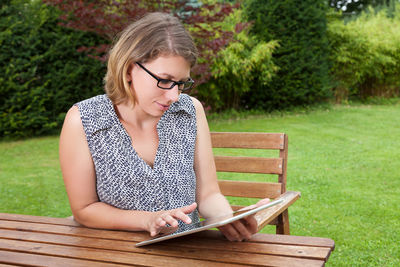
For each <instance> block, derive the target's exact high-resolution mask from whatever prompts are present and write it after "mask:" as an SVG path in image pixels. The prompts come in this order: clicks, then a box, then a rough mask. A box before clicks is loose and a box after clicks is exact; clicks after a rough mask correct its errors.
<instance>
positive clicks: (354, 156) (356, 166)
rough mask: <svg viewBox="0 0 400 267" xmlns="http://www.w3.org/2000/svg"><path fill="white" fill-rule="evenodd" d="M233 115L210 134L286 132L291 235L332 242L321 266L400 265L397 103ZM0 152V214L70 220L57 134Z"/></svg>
mask: <svg viewBox="0 0 400 267" xmlns="http://www.w3.org/2000/svg"><path fill="white" fill-rule="evenodd" d="M240 117H241V118H238V119H229V118H227V117H226V116H225V117H224V119H216V118H213V119H212V120H211V121H210V129H211V130H212V131H249V132H285V133H287V134H288V135H289V162H288V189H289V190H296V191H301V193H302V197H301V198H300V199H299V200H298V201H297V202H296V203H295V204H294V205H293V206H292V207H291V208H290V223H291V234H292V235H306V236H320V237H329V238H332V239H334V240H335V242H336V249H335V251H334V252H333V254H332V255H331V257H330V259H329V261H328V264H327V266H400V248H399V240H400V204H399V203H400V171H399V169H400V160H399V159H400V141H399V140H400V104H392V105H353V106H335V107H331V108H326V109H324V108H320V109H316V110H313V111H309V112H298V113H295V112H293V113H289V114H284V115H279V114H274V115H252V116H249V117H247V118H244V117H243V116H240ZM0 150H1V154H0V203H1V204H0V212H8V213H22V214H34V215H44V216H55V217H63V216H69V215H70V210H69V206H68V199H67V196H66V193H65V190H64V186H63V182H62V178H61V173H60V168H59V165H58V137H45V138H35V139H29V140H24V141H11V142H1V143H0ZM266 231H270V229H267V230H266Z"/></svg>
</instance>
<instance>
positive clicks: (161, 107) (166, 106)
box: [156, 102, 169, 111]
mask: <svg viewBox="0 0 400 267" xmlns="http://www.w3.org/2000/svg"><path fill="white" fill-rule="evenodd" d="M156 103H157V104H158V106H159V107H160V109H161V110H163V111H167V110H168V108H169V105H163V104H161V103H158V102H156Z"/></svg>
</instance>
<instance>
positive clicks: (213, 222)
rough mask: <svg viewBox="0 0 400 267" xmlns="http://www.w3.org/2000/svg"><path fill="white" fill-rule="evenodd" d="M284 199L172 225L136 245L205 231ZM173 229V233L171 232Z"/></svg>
mask: <svg viewBox="0 0 400 267" xmlns="http://www.w3.org/2000/svg"><path fill="white" fill-rule="evenodd" d="M282 201H283V199H277V200H274V201H271V202H268V203H267V204H264V205H261V206H259V207H255V208H251V209H243V210H240V211H235V212H233V213H230V214H227V215H223V216H218V217H214V218H208V219H206V220H202V221H199V222H195V223H190V224H184V225H183V226H181V227H179V228H172V227H170V228H171V230H170V231H167V232H165V233H162V234H158V235H157V236H155V237H152V238H150V239H148V240H145V241H142V242H139V243H137V244H136V245H135V246H136V247H140V246H144V245H149V244H152V243H157V242H160V241H164V240H168V239H171V238H175V237H179V236H184V235H188V234H192V233H196V232H200V231H204V230H207V229H210V228H215V227H220V226H223V225H225V224H229V223H232V222H234V221H237V220H240V219H242V218H244V217H246V216H249V215H252V214H254V213H256V212H259V211H260V210H263V209H266V208H269V207H272V206H274V205H277V204H279V203H281V202H282ZM175 229H176V231H175ZM171 231H172V233H171Z"/></svg>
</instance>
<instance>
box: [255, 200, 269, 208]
mask: <svg viewBox="0 0 400 267" xmlns="http://www.w3.org/2000/svg"><path fill="white" fill-rule="evenodd" d="M269 202H270V199H269V198H263V199H261V200H260V201H258V202H257V203H256V206H257V207H259V206H262V205H265V204H267V203H269Z"/></svg>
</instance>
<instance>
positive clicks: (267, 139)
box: [211, 132, 300, 235]
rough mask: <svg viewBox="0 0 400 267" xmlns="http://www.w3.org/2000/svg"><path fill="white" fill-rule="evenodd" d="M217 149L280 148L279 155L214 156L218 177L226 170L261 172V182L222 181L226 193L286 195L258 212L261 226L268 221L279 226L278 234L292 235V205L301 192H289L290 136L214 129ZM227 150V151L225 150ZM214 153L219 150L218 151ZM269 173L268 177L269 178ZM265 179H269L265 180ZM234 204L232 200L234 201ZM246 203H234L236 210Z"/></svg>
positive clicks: (220, 183)
mask: <svg viewBox="0 0 400 267" xmlns="http://www.w3.org/2000/svg"><path fill="white" fill-rule="evenodd" d="M211 140H212V145H213V148H241V149H264V150H265V149H267V150H276V151H279V153H277V154H278V156H277V157H264V156H263V157H253V156H239V157H238V156H221V155H214V158H215V165H216V168H217V174H218V176H220V175H221V173H222V172H235V173H260V174H265V175H263V177H264V176H265V179H264V178H262V180H263V181H262V182H260V181H242V180H240V181H238V180H221V179H220V178H219V180H218V181H219V186H220V188H221V191H222V193H223V194H224V195H225V196H233V197H241V198H258V199H262V198H271V199H277V198H283V199H284V201H283V202H282V203H280V204H278V205H276V206H273V207H271V208H269V209H266V210H264V211H261V212H259V213H257V215H256V220H257V222H258V229H259V230H260V229H262V228H263V227H264V226H265V225H267V224H273V225H276V233H277V234H285V235H288V234H290V231H289V214H288V207H289V206H290V205H291V204H292V203H294V202H295V201H296V200H297V199H298V198H299V197H300V192H295V191H286V169H287V157H288V137H287V135H286V134H284V133H239V132H212V133H211ZM223 152H227V151H226V150H224V151H223ZM214 154H217V153H215V151H214ZM270 174H273V175H277V179H276V177H275V179H276V180H277V182H266V181H267V176H268V175H269V176H270ZM269 176H268V177H269ZM264 180H265V181H264ZM231 204H232V203H231ZM241 207H242V206H236V205H232V208H233V209H234V210H237V209H239V208H241Z"/></svg>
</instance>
